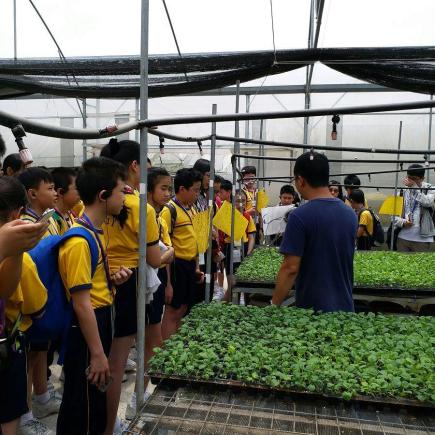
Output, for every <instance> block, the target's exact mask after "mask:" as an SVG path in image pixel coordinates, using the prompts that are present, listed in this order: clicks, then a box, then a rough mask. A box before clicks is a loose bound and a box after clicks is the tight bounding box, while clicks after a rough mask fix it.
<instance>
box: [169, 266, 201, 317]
mask: <svg viewBox="0 0 435 435" xmlns="http://www.w3.org/2000/svg"><path fill="white" fill-rule="evenodd" d="M195 271H196V260H191V261H187V260H182V259H180V258H176V259H175V261H174V262H173V263H172V264H171V283H172V287H173V289H174V297H173V298H172V302H171V307H174V308H176V309H177V308H180V307H181V306H182V305H187V306H188V307H191V306H192V305H193V304H194V302H195V296H196V292H197V286H196V274H195Z"/></svg>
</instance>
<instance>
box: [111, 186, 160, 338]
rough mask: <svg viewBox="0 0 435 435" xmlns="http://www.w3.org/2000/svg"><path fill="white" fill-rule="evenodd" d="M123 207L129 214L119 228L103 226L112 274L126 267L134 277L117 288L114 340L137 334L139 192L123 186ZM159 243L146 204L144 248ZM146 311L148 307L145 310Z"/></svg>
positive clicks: (153, 218) (151, 211) (153, 214)
mask: <svg viewBox="0 0 435 435" xmlns="http://www.w3.org/2000/svg"><path fill="white" fill-rule="evenodd" d="M125 194H126V195H125V202H124V205H125V207H126V208H127V210H128V216H127V220H126V221H125V223H124V224H123V226H121V224H120V223H119V221H118V220H117V219H115V218H112V219H111V220H110V222H108V223H106V224H104V225H103V230H104V234H105V238H106V241H107V258H108V260H109V267H110V271H111V273H114V272H117V271H118V270H119V268H120V267H121V266H124V267H128V268H129V269H131V270H132V272H133V274H132V275H131V277H130V278H129V279H128V281H126V282H125V283H123V284H121V285H119V286H117V287H116V295H115V322H114V327H115V330H114V336H115V337H128V336H130V335H135V334H136V332H137V303H136V301H137V289H138V284H139V282H138V281H139V275H138V271H139V269H138V268H139V229H140V228H139V212H140V200H139V192H138V191H137V190H134V189H132V188H130V187H129V186H126V190H125ZM158 242H159V229H158V226H157V218H156V212H155V210H154V208H153V207H152V206H151V205H149V204H147V246H153V245H155V244H157V243H158ZM147 309H148V311H149V307H148V306H147Z"/></svg>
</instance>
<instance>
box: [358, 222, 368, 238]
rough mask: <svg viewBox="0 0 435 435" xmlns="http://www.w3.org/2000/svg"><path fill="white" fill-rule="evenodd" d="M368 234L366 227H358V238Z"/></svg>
mask: <svg viewBox="0 0 435 435" xmlns="http://www.w3.org/2000/svg"><path fill="white" fill-rule="evenodd" d="M365 232H366V227H365V226H364V225H358V230H357V231H356V236H357V237H363V236H364V234H365Z"/></svg>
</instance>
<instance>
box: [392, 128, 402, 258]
mask: <svg viewBox="0 0 435 435" xmlns="http://www.w3.org/2000/svg"><path fill="white" fill-rule="evenodd" d="M402 124H403V121H400V126H399V140H398V143H397V160H399V159H400V148H401V146H402ZM396 169H397V170H399V169H400V163H399V162H397V165H396ZM398 185H399V173H398V172H396V181H395V183H394V209H393V210H394V212H395V211H396V204H397V188H398ZM394 223H395V219H394V214H393V215H392V216H391V243H390V249H391V250H393V247H394V227H395V224H394Z"/></svg>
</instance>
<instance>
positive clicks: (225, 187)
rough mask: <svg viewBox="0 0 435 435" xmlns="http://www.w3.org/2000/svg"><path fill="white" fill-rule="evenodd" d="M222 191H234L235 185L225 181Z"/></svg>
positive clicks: (222, 184)
mask: <svg viewBox="0 0 435 435" xmlns="http://www.w3.org/2000/svg"><path fill="white" fill-rule="evenodd" d="M221 189H222V190H226V191H227V192H229V191H231V190H233V183H231V181H230V180H223V181H222V183H221Z"/></svg>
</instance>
